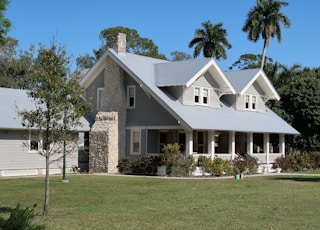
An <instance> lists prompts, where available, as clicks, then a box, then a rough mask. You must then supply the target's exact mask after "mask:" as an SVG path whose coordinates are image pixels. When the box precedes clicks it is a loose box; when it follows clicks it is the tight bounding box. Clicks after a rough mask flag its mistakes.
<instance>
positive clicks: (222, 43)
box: [189, 20, 232, 60]
mask: <svg viewBox="0 0 320 230" xmlns="http://www.w3.org/2000/svg"><path fill="white" fill-rule="evenodd" d="M201 25H202V27H203V28H201V29H196V30H195V32H194V38H193V39H192V40H191V41H190V42H189V48H192V47H193V46H195V47H194V52H193V57H194V58H196V57H198V56H199V55H200V53H201V51H202V53H203V56H204V57H207V58H209V57H214V58H216V59H217V60H220V59H221V58H222V59H226V58H227V54H226V50H225V48H227V49H231V47H232V45H231V44H230V43H229V42H228V40H227V38H226V37H227V30H226V29H224V28H223V24H222V23H221V22H220V23H217V24H215V25H213V24H212V23H211V21H210V20H209V21H206V22H203V23H201Z"/></svg>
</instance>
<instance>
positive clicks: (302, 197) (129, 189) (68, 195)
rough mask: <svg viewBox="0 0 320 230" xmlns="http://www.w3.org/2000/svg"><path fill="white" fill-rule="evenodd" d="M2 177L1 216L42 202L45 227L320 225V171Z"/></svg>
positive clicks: (0, 181) (223, 227) (210, 227)
mask: <svg viewBox="0 0 320 230" xmlns="http://www.w3.org/2000/svg"><path fill="white" fill-rule="evenodd" d="M60 179H61V178H60V177H51V181H50V208H49V215H50V216H49V217H46V218H45V217H42V216H41V215H40V214H41V212H42V205H43V193H44V178H25V179H0V217H2V218H6V217H7V216H8V213H7V211H8V210H9V209H11V208H14V207H15V206H16V204H17V203H18V202H20V203H21V205H22V206H23V207H32V206H33V205H34V204H35V203H38V208H37V210H36V212H37V217H36V219H35V220H34V223H35V224H45V225H46V226H47V229H192V230H195V229H319V226H320V218H319V216H318V215H319V213H320V198H319V194H320V175H319V177H318V176H298V175H290V176H274V177H269V176H266V177H250V178H245V179H242V180H234V179H173V178H156V177H154V178H146V177H122V176H121V177H118V176H113V177H112V176H94V175H75V176H68V179H69V181H70V182H69V183H61V182H59V180H60Z"/></svg>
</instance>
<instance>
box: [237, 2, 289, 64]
mask: <svg viewBox="0 0 320 230" xmlns="http://www.w3.org/2000/svg"><path fill="white" fill-rule="evenodd" d="M287 5H288V3H287V2H280V1H278V0H257V4H256V6H254V7H253V8H252V9H251V10H250V11H249V12H248V15H247V19H246V21H245V23H244V25H243V27H242V31H243V32H246V33H248V39H249V40H250V41H253V42H257V41H258V40H259V39H260V36H261V37H262V39H263V40H264V43H263V52H262V61H261V69H263V66H264V60H265V56H266V50H267V48H268V46H269V42H270V39H271V38H273V37H277V39H278V42H279V43H280V42H281V40H282V36H281V28H280V23H282V24H283V25H284V26H285V27H286V28H289V27H290V21H289V19H288V18H287V16H285V15H284V14H283V13H281V12H280V10H281V7H282V6H287Z"/></svg>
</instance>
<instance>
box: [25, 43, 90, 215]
mask: <svg viewBox="0 0 320 230" xmlns="http://www.w3.org/2000/svg"><path fill="white" fill-rule="evenodd" d="M69 59H70V58H69V57H67V56H66V51H65V49H64V48H63V47H58V46H57V45H56V42H52V43H51V45H50V47H48V48H46V47H44V46H40V48H39V50H38V56H37V58H36V59H35V61H34V66H33V69H32V70H33V72H32V74H33V81H32V82H30V91H28V95H29V97H31V98H32V99H33V101H34V102H35V109H33V110H30V111H20V112H19V115H20V116H21V117H22V125H24V126H26V127H29V128H31V127H33V128H34V129H36V130H37V131H38V133H39V135H40V136H42V140H43V141H42V143H43V144H42V148H40V149H39V154H40V155H42V156H44V158H45V165H46V176H45V199H44V208H43V215H45V216H46V215H48V211H49V167H50V164H51V163H52V162H54V161H57V160H60V159H61V158H62V157H63V154H62V153H63V149H64V148H63V143H68V146H70V148H71V147H72V146H74V145H75V142H76V141H77V139H76V138H75V131H74V130H75V129H76V127H79V126H80V125H81V124H80V118H81V116H83V115H85V114H87V113H88V111H89V109H90V107H89V104H87V103H85V102H84V101H83V100H82V97H81V94H82V89H81V87H80V85H79V77H78V76H76V75H72V76H69V67H68V65H69ZM70 148H68V149H70Z"/></svg>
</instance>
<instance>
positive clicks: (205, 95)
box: [194, 87, 209, 105]
mask: <svg viewBox="0 0 320 230" xmlns="http://www.w3.org/2000/svg"><path fill="white" fill-rule="evenodd" d="M194 103H195V104H201V105H208V104H209V89H208V88H203V87H195V88H194Z"/></svg>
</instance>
